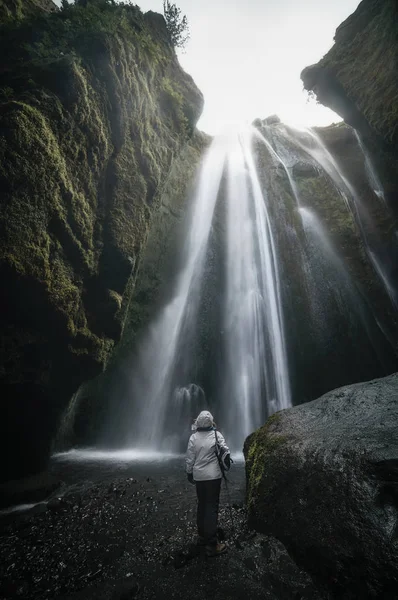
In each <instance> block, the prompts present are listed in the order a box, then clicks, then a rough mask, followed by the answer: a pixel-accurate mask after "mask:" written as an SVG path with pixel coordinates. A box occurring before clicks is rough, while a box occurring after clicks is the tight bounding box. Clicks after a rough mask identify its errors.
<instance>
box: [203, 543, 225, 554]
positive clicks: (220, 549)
mask: <svg viewBox="0 0 398 600" xmlns="http://www.w3.org/2000/svg"><path fill="white" fill-rule="evenodd" d="M226 551H227V546H226V544H221V543H220V542H217V544H216V545H215V546H206V556H220V554H224V553H225V552H226Z"/></svg>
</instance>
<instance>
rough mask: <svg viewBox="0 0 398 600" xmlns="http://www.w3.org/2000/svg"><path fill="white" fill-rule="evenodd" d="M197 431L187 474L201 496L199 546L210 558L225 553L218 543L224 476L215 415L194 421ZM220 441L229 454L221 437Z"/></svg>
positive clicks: (191, 441)
mask: <svg viewBox="0 0 398 600" xmlns="http://www.w3.org/2000/svg"><path fill="white" fill-rule="evenodd" d="M195 425H196V431H195V433H193V434H192V435H191V437H190V438H189V442H188V449H187V455H186V461H185V462H186V471H187V477H188V481H189V482H190V483H195V484H196V494H197V496H198V515H197V525H198V534H199V543H200V544H203V545H205V546H206V553H207V555H208V556H218V555H219V554H223V553H224V552H226V549H227V548H226V545H225V544H221V543H220V542H219V541H218V539H217V520H218V504H219V500H220V489H221V478H222V473H221V469H220V465H219V463H218V458H217V456H216V451H215V446H216V429H215V423H214V419H213V415H212V414H211V413H210V412H209V411H208V410H203V411H202V412H201V413H200V414H199V416H198V417H197V419H196V421H195ZM217 441H218V443H219V445H220V446H221V447H222V448H225V449H226V450H228V447H227V445H226V444H225V440H224V438H223V436H222V435H221V433H219V432H218V431H217Z"/></svg>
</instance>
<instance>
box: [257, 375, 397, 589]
mask: <svg viewBox="0 0 398 600" xmlns="http://www.w3.org/2000/svg"><path fill="white" fill-rule="evenodd" d="M397 397H398V374H395V375H391V376H390V377H386V378H383V379H377V380H373V381H370V382H367V383H361V384H355V385H352V386H346V387H344V388H340V389H338V390H334V391H333V392H330V393H328V394H325V395H324V396H322V397H321V398H319V399H318V400H314V401H313V402H310V403H307V404H304V405H301V406H297V407H295V408H292V409H289V410H285V411H281V412H279V413H276V414H275V415H273V416H272V417H271V418H270V419H269V420H268V421H267V423H266V424H265V426H264V427H262V428H261V429H259V430H258V431H256V432H255V433H254V434H252V435H251V436H249V438H248V439H247V440H246V443H245V456H246V465H247V474H248V512H249V522H250V525H251V526H254V527H256V528H257V529H258V530H260V531H262V532H264V533H268V534H271V535H274V536H275V537H278V539H280V540H281V541H282V542H283V544H284V545H285V546H286V548H287V550H288V551H289V553H290V554H291V556H292V557H293V558H294V559H295V561H296V563H297V564H298V565H300V566H301V567H302V568H304V569H306V570H307V571H308V572H309V573H310V574H311V575H312V576H313V577H314V579H316V580H317V581H318V582H319V583H320V584H324V585H325V586H327V587H328V589H331V590H332V591H333V593H334V594H335V595H336V596H338V597H339V598H354V597H355V598H356V597H358V598H359V597H360V598H371V597H372V598H373V597H375V598H376V597H377V598H393V597H394V594H395V592H396V582H397V580H398V544H397V539H398V535H397V531H398V527H397V514H398V437H397V435H396V423H397V422H398V404H397V402H396V398H397ZM394 590H395V591H394Z"/></svg>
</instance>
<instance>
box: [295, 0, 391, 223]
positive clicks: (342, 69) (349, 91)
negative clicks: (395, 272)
mask: <svg viewBox="0 0 398 600" xmlns="http://www.w3.org/2000/svg"><path fill="white" fill-rule="evenodd" d="M397 21H398V4H397V3H396V1H395V0H363V1H362V2H361V3H360V4H359V6H358V8H357V10H356V11H355V12H354V13H353V14H352V15H351V16H350V17H348V19H346V21H344V22H343V23H342V24H341V25H340V26H339V27H338V28H337V30H336V35H335V44H334V46H333V47H332V48H331V50H330V51H329V52H328V53H327V54H326V55H325V56H324V57H323V58H322V60H320V61H319V63H317V64H316V65H312V66H310V67H307V68H305V69H304V71H303V72H302V74H301V78H302V80H303V83H304V87H305V89H307V90H308V91H310V92H312V93H314V94H315V96H316V98H317V100H318V101H319V102H320V103H322V104H324V105H325V106H328V107H329V108H331V109H332V110H334V111H335V112H336V113H337V114H339V115H340V116H341V117H342V118H343V119H344V120H345V121H346V122H347V123H348V124H349V125H352V126H353V127H354V128H355V129H357V130H358V131H359V133H360V135H361V137H362V138H363V141H364V143H365V144H366V146H367V147H368V149H369V150H370V152H371V154H372V157H373V160H374V161H375V163H376V166H377V170H378V171H379V174H380V176H381V178H382V181H383V184H384V187H385V191H386V195H387V198H388V200H389V202H390V204H391V205H392V207H393V208H394V210H395V211H396V212H398V160H397V149H398V127H397V123H398V79H397V63H398V30H397Z"/></svg>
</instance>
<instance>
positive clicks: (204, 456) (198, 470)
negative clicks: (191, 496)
mask: <svg viewBox="0 0 398 600" xmlns="http://www.w3.org/2000/svg"><path fill="white" fill-rule="evenodd" d="M217 439H218V443H219V444H220V446H221V447H222V448H226V449H227V450H228V446H227V445H226V443H225V440H224V437H223V436H222V434H221V433H220V432H219V431H217ZM215 447H216V436H215V433H214V429H211V430H210V431H195V433H193V434H192V435H191V437H190V438H189V442H188V448H187V454H186V459H185V463H186V468H187V473H193V478H194V480H195V481H208V480H209V479H221V477H222V473H221V469H220V466H219V464H218V459H217V456H216V451H215Z"/></svg>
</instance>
